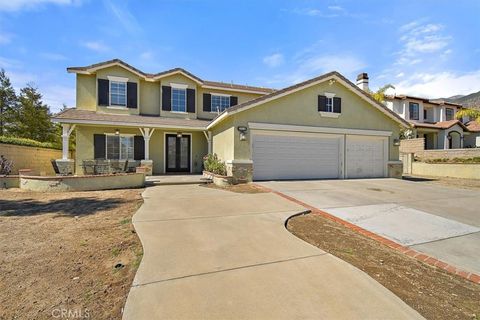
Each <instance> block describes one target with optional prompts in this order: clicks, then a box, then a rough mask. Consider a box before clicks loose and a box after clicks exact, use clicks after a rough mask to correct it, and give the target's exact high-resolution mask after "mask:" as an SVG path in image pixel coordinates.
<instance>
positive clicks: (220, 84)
mask: <svg viewBox="0 0 480 320" xmlns="http://www.w3.org/2000/svg"><path fill="white" fill-rule="evenodd" d="M111 64H118V65H121V66H123V67H125V68H127V69H130V70H132V71H134V72H135V73H137V74H138V75H140V76H142V77H145V78H147V79H156V78H159V77H162V76H164V75H167V74H170V73H174V72H182V73H184V74H186V75H188V76H189V77H191V78H193V79H195V80H196V81H197V82H199V83H201V84H202V85H206V86H214V87H221V88H225V89H238V90H247V91H257V92H261V93H270V92H273V91H275V90H274V89H270V88H264V87H254V86H247V85H241V84H233V83H224V82H217V81H208V80H202V79H200V78H199V77H197V76H196V75H194V74H192V73H190V72H188V71H187V70H185V69H183V68H173V69H170V70H166V71H162V72H158V73H145V72H143V71H141V70H139V69H137V68H135V67H133V66H131V65H129V64H128V63H126V62H124V61H122V60H120V59H112V60H108V61H103V62H99V63H95V64H92V65H89V66H84V67H69V68H67V71H68V72H78V71H85V72H88V71H89V70H92V69H97V68H101V67H103V66H108V65H111Z"/></svg>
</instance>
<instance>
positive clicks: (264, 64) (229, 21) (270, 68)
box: [0, 0, 480, 111]
mask: <svg viewBox="0 0 480 320" xmlns="http://www.w3.org/2000/svg"><path fill="white" fill-rule="evenodd" d="M360 3H361V4H362V5H360ZM479 17H480V1H478V0H470V1H467V0H465V1H462V0H457V1H442V0H422V1H419V0H412V1H407V0H405V1H400V0H399V1H380V0H378V1H369V0H364V1H361V2H360V1H341V0H338V1H335V0H332V1H282V0H275V1H270V0H266V1H261V0H257V1H254V0H245V1H199V0H198V1H197V0H190V1H186V0H185V1H184V0H176V1H174V0H172V1H114V0H104V1H101V0H96V1H95V0H90V1H88V0H29V1H28V0H0V67H2V68H4V69H5V70H6V71H7V73H8V74H9V76H10V77H11V79H12V82H13V84H14V86H15V87H16V88H20V87H22V86H24V85H25V84H26V83H27V82H33V83H35V84H36V85H37V86H38V87H39V89H40V90H41V92H42V93H43V94H44V100H45V101H46V102H47V103H48V104H49V105H50V106H51V107H52V110H53V111H57V110H58V109H59V108H60V107H61V105H62V103H66V104H67V105H68V106H74V104H75V76H74V75H72V74H68V73H67V72H66V70H65V69H66V67H68V66H82V65H88V64H92V63H97V62H100V61H103V60H109V59H113V58H120V59H123V60H125V61H126V62H127V63H130V64H132V65H133V66H135V67H137V68H139V69H141V70H143V71H146V72H159V71H162V70H165V69H170V68H173V67H177V66H179V67H183V68H185V69H187V70H189V71H190V72H192V73H194V74H196V75H197V76H199V77H200V78H203V79H207V80H216V81H225V82H231V81H233V82H235V83H240V84H250V85H260V86H267V87H274V88H282V87H284V86H288V85H291V84H293V83H296V82H299V81H302V80H306V79H308V78H311V77H314V76H317V75H320V74H322V73H325V72H328V71H331V70H337V71H340V72H341V73H343V74H344V75H346V76H347V77H348V78H350V79H352V80H354V79H355V77H356V75H357V74H358V73H360V72H368V73H369V75H370V82H371V87H373V88H376V87H378V86H380V85H383V84H386V83H392V84H394V85H395V86H396V92H397V93H408V94H415V95H421V96H427V97H443V96H451V95H454V94H467V93H470V92H475V91H479V90H480V35H479V31H480V19H479Z"/></svg>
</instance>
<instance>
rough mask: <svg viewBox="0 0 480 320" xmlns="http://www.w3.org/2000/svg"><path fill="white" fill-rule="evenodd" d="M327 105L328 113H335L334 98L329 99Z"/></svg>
mask: <svg viewBox="0 0 480 320" xmlns="http://www.w3.org/2000/svg"><path fill="white" fill-rule="evenodd" d="M325 105H326V107H327V112H333V97H327V101H326V102H325Z"/></svg>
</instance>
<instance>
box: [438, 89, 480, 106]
mask: <svg viewBox="0 0 480 320" xmlns="http://www.w3.org/2000/svg"><path fill="white" fill-rule="evenodd" d="M446 100H448V101H450V102H455V103H460V104H462V105H464V106H466V107H476V108H477V109H480V91H478V92H474V93H471V94H468V95H466V96H453V97H450V98H447V99H446Z"/></svg>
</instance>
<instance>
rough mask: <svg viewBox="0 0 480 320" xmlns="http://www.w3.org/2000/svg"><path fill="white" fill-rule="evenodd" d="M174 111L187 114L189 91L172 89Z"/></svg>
mask: <svg viewBox="0 0 480 320" xmlns="http://www.w3.org/2000/svg"><path fill="white" fill-rule="evenodd" d="M172 111H174V112H187V89H182V88H172Z"/></svg>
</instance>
